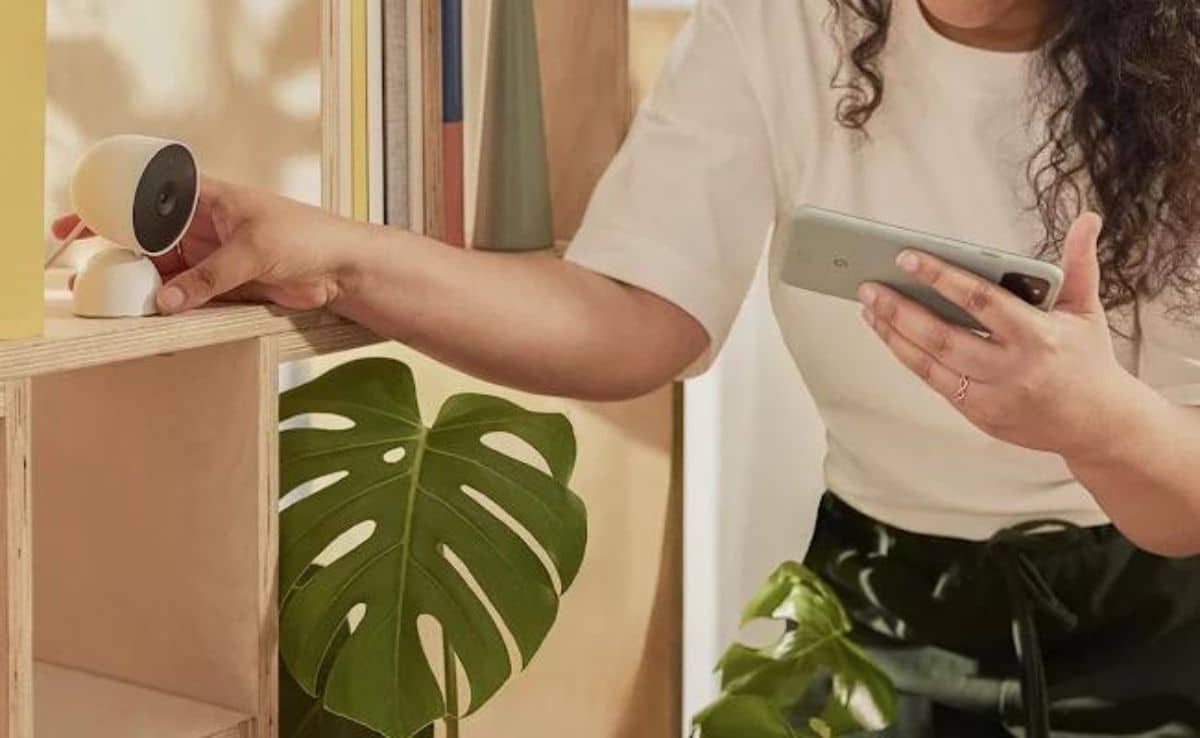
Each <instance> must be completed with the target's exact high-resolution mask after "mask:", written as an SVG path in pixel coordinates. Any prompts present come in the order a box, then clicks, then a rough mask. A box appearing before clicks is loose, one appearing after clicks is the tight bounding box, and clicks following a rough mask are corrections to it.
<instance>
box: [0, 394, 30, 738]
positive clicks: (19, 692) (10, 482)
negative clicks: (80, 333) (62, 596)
mask: <svg viewBox="0 0 1200 738" xmlns="http://www.w3.org/2000/svg"><path fill="white" fill-rule="evenodd" d="M30 394H31V386H30V382H29V380H20V381H14V382H9V383H8V384H6V385H0V395H3V396H4V397H5V407H6V408H7V415H6V416H5V418H3V422H0V493H3V495H4V506H3V510H4V521H3V523H2V524H0V551H2V552H3V556H4V563H3V566H0V580H2V581H0V603H3V607H2V608H0V612H3V618H2V619H0V628H2V629H3V632H0V654H2V655H3V657H4V658H3V665H4V673H3V674H0V709H3V710H4V712H3V714H4V715H6V716H7V719H6V720H4V721H0V735H2V736H4V738H31V737H32V735H33V693H32V678H33V674H32V669H33V651H32V648H31V645H30V644H31V635H30V630H31V628H32V620H33V595H32V591H33V571H32V569H31V566H30V556H29V554H30V552H31V548H32V546H31V544H30V504H29V499H30V481H31V475H30V463H29V447H30V430H31V417H30Z"/></svg>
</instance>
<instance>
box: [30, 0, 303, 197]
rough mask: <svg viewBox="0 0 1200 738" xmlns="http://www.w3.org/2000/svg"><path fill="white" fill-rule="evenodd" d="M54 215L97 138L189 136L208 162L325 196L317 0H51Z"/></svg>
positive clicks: (49, 191)
mask: <svg viewBox="0 0 1200 738" xmlns="http://www.w3.org/2000/svg"><path fill="white" fill-rule="evenodd" d="M47 14H48V51H49V58H48V78H49V79H48V84H49V91H48V100H47V142H46V143H47V150H46V167H47V169H46V207H47V218H48V219H49V218H51V217H53V216H54V215H55V214H57V213H60V212H62V211H64V210H66V209H67V208H68V207H69V204H70V198H69V194H68V192H67V186H68V182H67V180H68V178H69V176H70V173H71V170H72V169H73V167H74V164H75V162H76V161H77V160H78V158H79V156H80V155H81V154H82V153H83V152H84V151H85V150H86V149H87V147H88V146H90V145H91V144H92V143H93V142H95V141H96V140H97V139H100V138H103V137H105V136H109V135H113V134H116V133H145V134H149V135H155V136H162V137H166V138H177V139H181V140H184V141H186V142H188V143H189V144H190V145H191V146H192V147H193V148H194V149H195V150H196V152H197V156H198V157H199V159H200V162H201V166H202V168H203V169H204V171H205V172H206V173H208V174H211V175H213V176H218V177H222V178H226V179H232V180H237V181H241V182H246V183H249V184H253V185H256V186H260V187H266V188H269V189H272V190H276V191H280V192H283V193H285V194H288V195H291V196H294V197H298V198H300V199H304V200H308V201H310V202H319V200H320V189H321V188H320V163H321V162H320V160H321V126H320V96H321V85H320V2H319V0H220V2H212V0H172V1H171V2H163V1H162V0H47Z"/></svg>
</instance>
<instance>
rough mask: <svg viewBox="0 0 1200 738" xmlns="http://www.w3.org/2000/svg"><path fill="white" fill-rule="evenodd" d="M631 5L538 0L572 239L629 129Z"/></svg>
mask: <svg viewBox="0 0 1200 738" xmlns="http://www.w3.org/2000/svg"><path fill="white" fill-rule="evenodd" d="M627 5H628V3H627V2H626V1H624V0H535V2H534V6H535V8H536V10H537V22H538V45H539V47H540V52H541V67H542V90H543V94H544V97H545V110H546V139H547V141H546V145H547V147H548V149H549V154H550V186H551V191H552V195H553V199H554V236H555V238H558V239H561V240H570V239H571V238H573V237H574V235H575V232H576V231H577V230H578V229H579V224H580V222H582V220H583V213H584V210H585V209H586V208H587V203H588V200H589V199H590V198H591V196H592V190H594V189H595V187H596V182H597V181H598V180H599V179H600V175H601V174H603V173H604V170H605V168H607V167H608V163H609V161H611V160H612V157H613V154H614V153H616V150H617V148H618V147H619V146H620V145H621V142H622V141H623V140H624V138H625V132H626V131H627V130H628V127H629V119H630V109H631V106H630V96H629V69H628V48H629V34H628V22H627V13H628V7H627Z"/></svg>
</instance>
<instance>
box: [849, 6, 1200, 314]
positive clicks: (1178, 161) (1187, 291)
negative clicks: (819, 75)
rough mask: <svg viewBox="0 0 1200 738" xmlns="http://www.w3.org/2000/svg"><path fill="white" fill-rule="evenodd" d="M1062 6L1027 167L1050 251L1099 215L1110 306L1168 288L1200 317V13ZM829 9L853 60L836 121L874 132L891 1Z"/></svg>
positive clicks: (1043, 67)
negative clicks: (1080, 219)
mask: <svg viewBox="0 0 1200 738" xmlns="http://www.w3.org/2000/svg"><path fill="white" fill-rule="evenodd" d="M1055 2H1056V7H1055V9H1056V16H1055V17H1056V21H1057V22H1056V23H1055V24H1054V30H1053V33H1052V35H1050V36H1049V37H1048V38H1047V40H1046V42H1045V43H1044V44H1043V46H1042V48H1041V51H1040V53H1039V56H1038V65H1037V66H1038V69H1037V70H1036V71H1037V89H1036V90H1035V93H1036V101H1037V103H1038V106H1037V107H1038V109H1039V110H1040V111H1042V112H1041V114H1044V115H1045V116H1046V123H1047V125H1046V131H1047V132H1046V137H1045V140H1043V141H1042V142H1041V143H1040V145H1039V146H1038V147H1037V149H1036V151H1034V152H1033V154H1032V156H1031V158H1030V159H1029V163H1028V166H1027V175H1028V179H1029V184H1030V186H1031V187H1032V189H1033V192H1034V194H1035V195H1036V206H1035V207H1036V210H1037V211H1038V212H1039V213H1040V215H1041V218H1042V221H1043V224H1044V226H1045V233H1044V239H1043V241H1042V243H1041V244H1040V245H1039V247H1038V254H1039V256H1041V257H1043V258H1054V259H1058V258H1061V244H1062V241H1063V238H1064V237H1065V234H1066V231H1067V229H1068V228H1069V226H1070V223H1071V221H1072V220H1073V219H1074V218H1075V216H1077V215H1078V214H1079V212H1080V211H1081V210H1082V208H1084V207H1088V208H1092V209H1094V210H1096V211H1098V212H1099V213H1100V214H1101V215H1102V216H1103V217H1104V220H1105V229H1104V233H1103V234H1102V236H1101V241H1100V265H1101V268H1102V274H1103V278H1102V286H1101V298H1102V300H1103V302H1104V305H1105V307H1107V308H1108V309H1110V310H1111V309H1114V308H1117V307H1121V306H1124V305H1128V304H1131V303H1133V302H1135V300H1136V299H1137V298H1138V296H1147V297H1155V296H1157V295H1159V294H1161V293H1163V292H1164V291H1166V290H1168V289H1169V290H1172V291H1173V294H1174V295H1176V296H1178V297H1182V298H1183V299H1182V300H1177V301H1176V302H1175V307H1179V308H1186V309H1188V310H1189V311H1194V310H1197V309H1200V299H1198V297H1197V293H1198V290H1197V286H1200V240H1198V238H1197V236H1198V235H1200V2H1197V0H1055ZM830 3H831V5H832V7H833V20H834V24H835V28H836V29H837V32H838V33H839V34H840V38H839V41H840V42H841V44H842V46H843V49H844V59H843V63H842V65H841V66H840V67H839V69H838V70H837V71H836V72H835V74H834V78H833V80H832V84H833V86H834V88H835V89H838V90H842V91H843V92H844V94H843V97H842V99H841V100H840V101H839V104H838V108H837V119H838V122H839V123H840V124H841V125H842V126H844V127H846V128H849V129H853V130H856V131H859V132H863V133H864V134H865V133H866V127H867V124H868V122H869V121H870V119H871V117H872V115H873V114H874V113H875V111H876V110H878V109H879V107H880V105H882V104H883V101H884V86H885V82H884V78H883V74H882V73H881V71H880V67H879V63H878V62H879V55H880V52H881V51H883V49H884V47H885V46H886V45H887V37H888V29H889V27H890V24H891V9H892V0H830Z"/></svg>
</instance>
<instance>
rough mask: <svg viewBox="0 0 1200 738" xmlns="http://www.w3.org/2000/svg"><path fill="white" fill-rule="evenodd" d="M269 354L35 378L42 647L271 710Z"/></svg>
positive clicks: (126, 674)
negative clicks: (265, 679)
mask: <svg viewBox="0 0 1200 738" xmlns="http://www.w3.org/2000/svg"><path fill="white" fill-rule="evenodd" d="M262 363H263V355H262V353H261V351H260V347H259V344H258V342H257V341H249V342H242V343H238V344H228V345H224V346H219V347H214V348H208V349H203V350H196V351H189V352H183V353H179V354H174V355H170V356H160V357H152V358H148V359H142V360H138V361H133V362H126V363H122V364H114V365H111V366H105V367H99V368H94V369H85V370H80V371H75V372H70V373H66V374H62V375H51V376H47V377H43V378H39V379H37V380H35V382H34V390H35V395H34V419H35V425H34V440H35V444H34V454H33V462H34V478H35V479H36V481H37V490H36V497H35V503H34V504H35V506H36V513H37V515H36V518H35V530H34V547H35V556H34V575H35V581H36V582H37V587H36V589H35V610H34V615H35V623H36V627H35V630H34V641H35V643H34V653H35V654H36V656H37V658H39V659H42V660H45V661H48V662H51V663H55V664H60V665H63V666H68V667H73V668H78V669H80V670H83V671H87V672H90V673H96V674H104V675H109V676H112V677H114V678H117V679H120V680H122V681H128V682H130V683H133V684H138V685H142V686H147V687H152V688H154V689H159V690H162V691H165V692H168V693H172V694H178V695H181V696H185V697H189V698H192V699H197V700H200V701H203V702H206V703H211V704H214V705H218V706H221V707H226V708H229V709H231V710H235V711H237V712H242V713H246V714H254V713H255V712H256V711H257V710H259V709H260V707H261V705H262V703H263V699H264V696H263V694H262V690H261V689H260V686H261V685H260V680H261V678H262V658H263V655H262V639H263V633H264V628H267V627H268V626H267V625H266V624H264V623H263V621H262V619H263V617H264V612H265V610H266V608H265V607H264V601H263V598H264V596H265V595H264V586H266V585H265V584H264V580H263V575H262V568H263V567H262V563H263V557H262V554H261V552H260V545H261V540H260V539H261V537H263V535H264V534H263V527H264V525H266V524H267V523H266V521H265V520H264V518H263V509H262V506H263V494H264V491H263V490H262V489H260V487H261V486H262V485H263V480H264V475H265V474H266V473H267V472H266V471H265V470H264V469H263V468H262V467H261V455H262V454H263V452H264V449H263V438H262V433H263V432H264V428H263V423H264V414H265V413H264V407H265V403H266V402H268V401H269V400H267V399H266V398H264V396H263V394H262V392H263V389H264V388H262V387H260V380H261V379H262V373H263V369H262ZM265 389H266V390H267V391H270V390H271V389H273V384H272V386H271V387H268V388H265ZM272 401H273V395H272ZM268 537H269V536H268Z"/></svg>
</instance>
